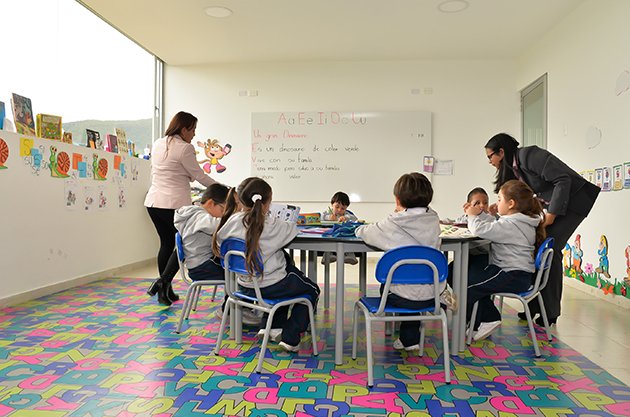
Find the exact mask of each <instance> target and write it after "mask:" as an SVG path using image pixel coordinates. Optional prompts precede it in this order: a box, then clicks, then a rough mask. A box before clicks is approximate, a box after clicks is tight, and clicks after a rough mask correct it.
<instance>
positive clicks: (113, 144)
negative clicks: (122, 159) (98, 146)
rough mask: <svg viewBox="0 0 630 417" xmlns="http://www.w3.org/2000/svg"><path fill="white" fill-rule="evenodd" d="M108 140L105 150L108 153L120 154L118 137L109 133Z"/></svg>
mask: <svg viewBox="0 0 630 417" xmlns="http://www.w3.org/2000/svg"><path fill="white" fill-rule="evenodd" d="M106 139H107V143H106V144H105V150H106V151H108V152H113V153H118V137H116V135H111V134H109V133H108V134H107V136H106Z"/></svg>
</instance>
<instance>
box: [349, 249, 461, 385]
mask: <svg viewBox="0 0 630 417" xmlns="http://www.w3.org/2000/svg"><path fill="white" fill-rule="evenodd" d="M447 275H448V267H447V262H446V257H445V256H444V254H443V253H442V252H440V251H438V250H437V249H433V248H430V247H426V246H402V247H400V248H396V249H392V250H389V251H387V252H385V253H384V254H383V257H382V258H381V259H380V260H379V262H378V264H377V265H376V273H375V276H376V279H377V280H378V282H380V283H381V284H384V287H383V293H382V294H381V296H380V297H361V298H360V299H359V300H358V301H357V302H356V303H355V305H354V319H353V326H352V335H353V338H352V359H356V357H357V329H358V318H359V310H361V311H362V312H363V315H364V316H365V333H366V342H367V370H368V387H370V388H371V387H373V386H374V369H373V361H374V360H373V357H372V322H374V321H383V322H386V323H387V322H396V321H435V320H440V321H441V322H442V339H443V344H444V376H445V381H446V383H447V384H450V383H451V369H450V352H449V346H448V327H447V320H446V312H445V311H444V309H443V308H442V307H441V306H440V293H439V291H438V290H437V288H439V283H440V282H444V281H445V280H446V277H447ZM391 284H433V285H434V287H435V288H436V291H435V295H434V303H433V305H432V306H431V307H427V308H423V309H418V310H416V309H407V308H400V307H394V306H391V305H388V303H387V294H388V293H389V288H390V285H391ZM400 313H404V314H414V315H413V316H406V315H405V316H395V315H392V314H400ZM387 314H390V315H387ZM423 346H424V326H423V328H422V331H421V335H420V356H422V354H423Z"/></svg>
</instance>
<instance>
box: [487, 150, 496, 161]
mask: <svg viewBox="0 0 630 417" xmlns="http://www.w3.org/2000/svg"><path fill="white" fill-rule="evenodd" d="M495 153H496V152H494V151H493V152H492V153H489V154H488V155H487V156H488V160H490V159H492V155H494V154H495Z"/></svg>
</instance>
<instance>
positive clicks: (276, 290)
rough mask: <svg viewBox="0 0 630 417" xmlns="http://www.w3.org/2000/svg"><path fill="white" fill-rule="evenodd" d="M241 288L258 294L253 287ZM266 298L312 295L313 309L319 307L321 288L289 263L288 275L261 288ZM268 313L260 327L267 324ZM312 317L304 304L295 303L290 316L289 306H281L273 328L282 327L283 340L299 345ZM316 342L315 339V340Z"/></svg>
mask: <svg viewBox="0 0 630 417" xmlns="http://www.w3.org/2000/svg"><path fill="white" fill-rule="evenodd" d="M241 290H242V291H243V292H244V293H245V294H247V295H251V296H254V297H255V296H256V293H255V292H254V289H253V288H243V287H241ZM260 292H261V294H262V296H263V297H264V298H285V297H296V296H300V295H303V296H310V298H311V300H312V301H313V309H315V308H317V300H318V299H319V293H320V289H319V287H318V286H317V284H316V283H314V282H313V281H311V280H310V279H308V278H307V277H306V276H305V275H304V273H303V272H302V271H300V270H299V269H297V268H296V267H295V265H293V264H290V263H287V276H286V277H284V278H283V279H282V280H280V281H278V282H276V283H275V284H273V285H270V286H268V287H264V288H261V289H260ZM268 317H269V316H268V315H267V314H265V315H264V316H263V318H262V320H261V323H260V327H261V328H265V326H266V325H267V319H268ZM309 322H310V317H309V314H308V308H307V307H306V306H305V305H304V304H294V305H293V308H292V309H291V316H290V317H289V306H285V307H280V308H279V309H278V311H276V313H275V314H274V315H273V322H272V323H271V328H272V329H282V341H283V342H285V343H287V344H289V345H291V346H297V345H299V344H300V339H301V334H302V333H304V332H305V331H306V329H307V328H308V324H309ZM313 343H315V341H313Z"/></svg>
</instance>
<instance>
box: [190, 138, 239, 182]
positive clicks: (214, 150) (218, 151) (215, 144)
mask: <svg viewBox="0 0 630 417" xmlns="http://www.w3.org/2000/svg"><path fill="white" fill-rule="evenodd" d="M197 146H199V147H200V148H203V152H204V154H205V155H206V159H202V160H201V161H197V162H199V165H201V167H202V168H203V170H204V171H205V172H206V173H208V174H210V172H211V171H212V166H213V165H214V167H215V170H216V171H217V173H218V174H220V173H222V172H224V171H225V170H226V169H227V167H225V166H223V165H221V163H220V162H219V161H220V160H221V159H223V157H224V156H226V155H227V154H229V153H230V152H231V151H232V145H230V144H229V143H228V144H226V145H225V146H221V144H220V143H219V139H208V140H207V141H206V142H205V143H204V142H199V141H198V142H197ZM196 152H197V154H199V151H196Z"/></svg>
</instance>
